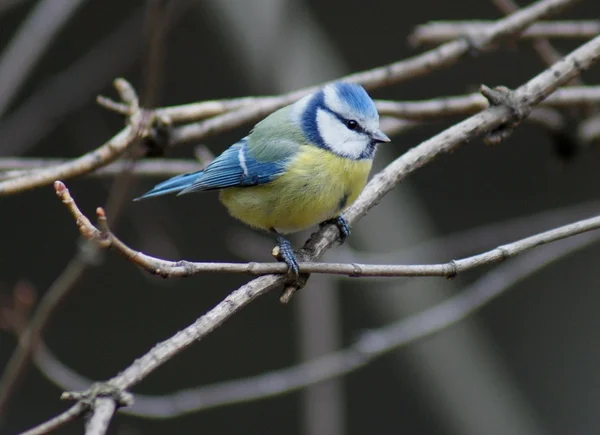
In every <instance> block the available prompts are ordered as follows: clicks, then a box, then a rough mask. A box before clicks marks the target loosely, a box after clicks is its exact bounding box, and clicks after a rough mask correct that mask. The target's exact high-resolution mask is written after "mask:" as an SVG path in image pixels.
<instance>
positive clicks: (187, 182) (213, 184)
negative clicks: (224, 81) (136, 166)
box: [137, 138, 288, 199]
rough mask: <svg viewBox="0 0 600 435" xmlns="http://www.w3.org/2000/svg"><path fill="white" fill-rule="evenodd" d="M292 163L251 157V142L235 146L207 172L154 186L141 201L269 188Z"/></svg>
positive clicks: (244, 141)
mask: <svg viewBox="0 0 600 435" xmlns="http://www.w3.org/2000/svg"><path fill="white" fill-rule="evenodd" d="M287 162H288V159H287V158H286V159H281V160H277V161H275V162H262V161H259V160H257V159H255V158H254V157H252V156H251V153H249V150H248V144H247V139H246V138H244V139H242V140H241V141H240V142H238V143H236V144H234V145H232V146H231V147H229V148H228V149H227V150H225V151H224V152H223V154H221V155H220V156H218V157H217V158H216V159H215V160H213V161H212V162H211V163H210V164H209V165H208V166H207V167H206V168H205V169H204V170H203V171H199V172H194V173H191V174H184V175H179V176H177V177H173V178H171V179H169V180H167V181H163V182H162V183H160V184H157V185H156V186H154V188H153V189H152V190H150V191H149V192H147V193H145V194H144V195H142V196H141V197H139V198H137V199H143V198H151V197H153V196H161V195H166V194H169V193H177V194H178V195H184V194H186V193H192V192H198V191H203V190H214V189H225V188H227V187H248V186H256V185H258V184H265V183H268V182H270V181H273V180H274V179H276V178H277V177H278V176H279V175H281V174H282V173H283V172H284V170H285V167H286V165H287Z"/></svg>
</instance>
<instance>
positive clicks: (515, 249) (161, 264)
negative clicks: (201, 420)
mask: <svg viewBox="0 0 600 435" xmlns="http://www.w3.org/2000/svg"><path fill="white" fill-rule="evenodd" d="M54 189H55V190H56V194H57V195H58V197H59V198H60V200H61V201H62V202H63V204H65V206H66V207H67V208H68V209H69V211H70V212H71V214H72V215H73V218H74V219H75V222H76V223H77V226H78V228H79V231H80V233H81V235H82V236H84V237H85V238H87V239H89V240H92V241H94V242H95V243H97V244H98V246H100V247H103V248H113V249H115V250H116V251H117V252H118V253H119V254H121V255H123V256H124V257H125V258H127V259H128V260H129V261H131V262H133V263H134V264H136V265H138V266H140V267H142V268H144V269H145V270H147V271H148V272H151V273H154V274H157V275H160V276H162V277H164V278H172V277H188V276H192V275H196V274H199V273H204V272H227V273H248V274H251V275H269V274H287V272H288V268H287V265H286V264H283V263H252V262H251V263H213V262H202V263H196V262H191V261H185V260H181V261H168V260H163V259H160V258H156V257H151V256H149V255H146V254H144V253H142V252H139V251H135V250H133V249H131V248H130V247H128V246H127V245H125V244H124V243H123V242H122V241H121V240H119V239H118V238H117V237H116V236H115V235H114V234H113V233H112V232H111V231H110V230H109V229H108V226H107V223H106V215H105V213H104V210H103V209H101V208H98V209H97V214H98V220H99V227H100V228H97V227H95V226H94V225H93V224H92V223H91V222H90V220H89V219H88V218H87V217H86V216H85V215H83V213H82V212H81V210H79V208H78V207H77V204H76V203H75V200H74V199H73V198H72V197H71V194H70V193H69V190H68V189H67V188H66V186H65V185H64V184H63V183H62V182H60V181H57V182H55V183H54ZM599 228H600V216H597V217H593V218H590V219H584V220H581V221H578V222H575V223H572V224H569V225H564V226H562V227H559V228H555V229H553V230H550V231H545V232H543V233H540V234H536V235H534V236H531V237H527V238H525V239H522V240H518V241H516V242H513V243H508V244H506V245H502V246H499V247H497V248H495V249H492V250H490V251H487V252H484V253H482V254H478V255H474V256H471V257H467V258H462V259H459V260H452V261H450V262H448V263H443V264H423V265H389V264H359V263H350V264H345V263H314V262H301V263H299V264H298V266H299V268H300V272H301V273H327V274H335V275H348V276H350V277H361V276H372V277H399V276H412V277H415V276H442V277H447V278H453V277H455V276H456V275H457V274H459V273H461V272H464V271H467V270H469V269H473V268H475V267H478V266H482V265H485V264H491V263H496V262H498V261H503V260H506V259H508V258H510V257H513V256H515V255H518V254H520V253H522V252H524V251H526V250H529V249H531V248H535V247H537V246H541V245H544V244H546V243H551V242H554V241H557V240H560V239H564V238H566V237H571V236H574V235H576V234H580V233H583V232H587V231H592V230H596V229H599Z"/></svg>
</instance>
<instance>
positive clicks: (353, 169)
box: [220, 145, 372, 233]
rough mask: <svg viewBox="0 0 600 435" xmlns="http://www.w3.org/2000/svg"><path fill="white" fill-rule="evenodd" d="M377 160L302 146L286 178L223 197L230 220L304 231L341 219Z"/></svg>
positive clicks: (234, 190)
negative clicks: (355, 158) (356, 157)
mask: <svg viewBox="0 0 600 435" xmlns="http://www.w3.org/2000/svg"><path fill="white" fill-rule="evenodd" d="M371 165H372V160H369V159H365V160H351V159H347V158H343V157H339V156H337V155H335V154H333V153H331V152H329V151H326V150H323V149H320V148H317V147H314V146H307V145H306V146H302V147H301V148H300V152H299V153H298V154H297V155H296V157H294V159H293V160H292V161H291V162H290V164H289V165H288V167H287V171H286V173H284V174H283V175H281V176H280V177H279V178H277V179H276V180H274V181H272V182H271V183H268V184H263V185H260V186H252V187H243V188H229V189H224V190H222V191H221V194H220V199H221V202H222V203H223V204H224V205H225V207H227V209H228V210H229V213H231V215H232V216H233V217H235V218H237V219H239V220H241V221H242V222H244V223H246V224H248V225H250V226H253V227H256V228H262V229H267V230H268V229H271V228H275V229H277V230H278V231H281V232H284V233H285V232H294V231H299V230H302V229H305V228H308V227H311V226H313V225H316V224H318V223H320V222H323V221H325V220H327V219H331V218H333V217H335V216H338V215H339V214H340V213H341V212H342V211H343V210H344V209H346V208H347V207H348V206H349V205H350V204H352V203H353V202H354V201H355V200H356V198H357V197H358V195H359V194H360V192H361V191H362V189H363V187H364V186H365V184H366V182H367V177H368V176H369V172H370V170H371Z"/></svg>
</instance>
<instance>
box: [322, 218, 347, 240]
mask: <svg viewBox="0 0 600 435" xmlns="http://www.w3.org/2000/svg"><path fill="white" fill-rule="evenodd" d="M328 224H334V225H335V226H336V227H337V229H338V230H339V232H340V243H344V242H345V241H346V239H347V238H348V236H349V235H350V225H348V221H347V220H346V219H344V216H342V215H339V216H336V217H334V218H332V219H329V220H326V221H325V222H321V224H320V225H319V226H320V227H324V226H325V225H328Z"/></svg>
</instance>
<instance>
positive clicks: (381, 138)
mask: <svg viewBox="0 0 600 435" xmlns="http://www.w3.org/2000/svg"><path fill="white" fill-rule="evenodd" d="M371 139H373V140H374V141H375V142H390V138H389V137H387V136H386V135H385V134H384V133H383V132H382V131H381V130H375V131H374V132H372V133H371Z"/></svg>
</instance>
